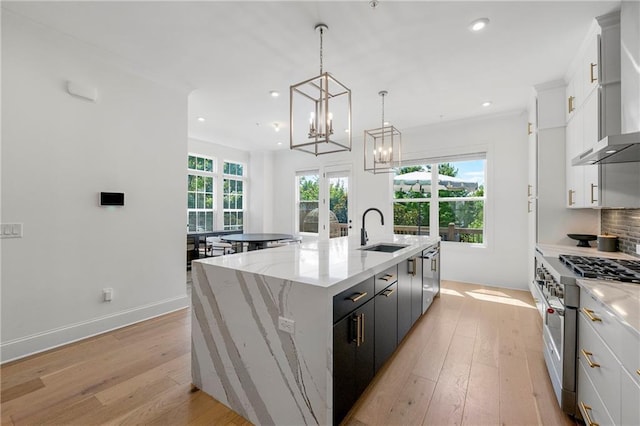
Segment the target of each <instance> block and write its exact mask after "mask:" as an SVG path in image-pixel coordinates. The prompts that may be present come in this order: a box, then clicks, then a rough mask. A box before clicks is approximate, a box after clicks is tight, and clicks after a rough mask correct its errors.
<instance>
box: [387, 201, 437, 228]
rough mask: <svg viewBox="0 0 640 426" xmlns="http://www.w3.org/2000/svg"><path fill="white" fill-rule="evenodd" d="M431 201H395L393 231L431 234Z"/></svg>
mask: <svg viewBox="0 0 640 426" xmlns="http://www.w3.org/2000/svg"><path fill="white" fill-rule="evenodd" d="M429 205H430V203H429V202H412V203H399V202H396V203H393V233H394V234H410V235H429Z"/></svg>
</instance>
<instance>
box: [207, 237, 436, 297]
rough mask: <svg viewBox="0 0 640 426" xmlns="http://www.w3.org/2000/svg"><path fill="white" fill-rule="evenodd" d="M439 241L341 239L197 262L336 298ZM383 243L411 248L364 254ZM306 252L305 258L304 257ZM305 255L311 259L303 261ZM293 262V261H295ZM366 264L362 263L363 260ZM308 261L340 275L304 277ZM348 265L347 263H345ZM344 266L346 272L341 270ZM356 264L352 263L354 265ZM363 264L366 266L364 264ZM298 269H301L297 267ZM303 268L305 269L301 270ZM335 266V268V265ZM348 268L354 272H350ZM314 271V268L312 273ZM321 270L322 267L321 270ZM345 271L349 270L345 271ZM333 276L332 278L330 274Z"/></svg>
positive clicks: (397, 238)
mask: <svg viewBox="0 0 640 426" xmlns="http://www.w3.org/2000/svg"><path fill="white" fill-rule="evenodd" d="M439 241H440V237H428V236H416V235H395V234H394V235H392V236H382V237H379V238H371V239H370V240H369V242H368V243H367V245H365V246H360V239H359V237H357V238H356V237H340V238H333V239H331V240H317V239H308V240H305V241H303V242H302V243H300V244H290V245H286V246H282V247H274V248H268V249H263V250H256V251H250V252H244V253H237V254H233V255H226V256H218V257H210V258H203V259H198V260H194V262H198V263H201V264H202V265H203V266H204V267H207V266H214V267H220V268H225V269H232V270H236V271H240V272H244V273H251V274H258V275H261V276H264V277H267V278H275V279H284V280H290V281H293V282H296V283H301V284H307V285H313V286H317V287H324V288H327V289H328V290H329V292H330V293H331V294H337V293H339V292H340V291H342V290H345V289H347V288H349V287H350V286H352V285H355V284H358V283H359V282H361V281H362V280H365V279H367V278H369V277H371V276H373V275H375V274H377V273H380V272H382V271H384V270H385V269H387V268H389V267H391V266H393V265H395V264H398V263H400V262H402V261H403V260H405V259H408V258H410V257H411V256H414V255H416V254H417V253H420V252H421V251H422V250H425V249H427V248H429V247H431V246H433V245H434V244H437V243H438V242H439ZM380 243H387V244H407V245H408V246H407V247H405V248H402V249H400V250H398V251H396V252H393V253H382V252H375V251H364V250H361V248H362V247H369V246H373V245H376V244H380ZM303 252H304V254H303ZM304 255H307V256H310V257H311V258H310V259H309V258H307V259H306V260H305V259H303V257H304ZM354 255H355V257H357V258H358V259H360V260H361V262H360V265H358V266H356V267H354V265H349V262H348V259H349V257H350V256H352V257H351V259H352V260H353V257H354ZM292 259H293V260H292ZM363 259H364V260H366V262H362V260H363ZM305 261H311V263H313V262H317V263H318V264H320V263H322V261H324V262H327V261H334V262H337V263H338V265H337V268H336V269H338V271H339V272H340V273H338V274H335V275H333V276H326V274H324V275H323V274H321V273H320V272H319V271H315V272H316V274H307V276H305V275H304V274H302V273H301V272H300V270H302V269H304V266H306V265H305V263H304V262H305ZM345 262H346V263H345ZM341 263H342V266H343V269H340V264H341ZM352 263H353V262H352ZM363 263H366V265H365V264H363ZM295 265H297V266H298V268H296V267H295ZM300 266H303V268H300ZM334 266H335V265H334ZM349 266H351V268H350V269H349ZM313 268H314V267H313V266H311V270H312V272H313V271H314V269H313ZM318 268H319V267H318ZM344 268H346V269H344ZM329 275H331V274H329Z"/></svg>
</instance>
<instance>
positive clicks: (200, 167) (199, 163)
mask: <svg viewBox="0 0 640 426" xmlns="http://www.w3.org/2000/svg"><path fill="white" fill-rule="evenodd" d="M196 169H198V170H204V158H202V157H198V159H197V162H196Z"/></svg>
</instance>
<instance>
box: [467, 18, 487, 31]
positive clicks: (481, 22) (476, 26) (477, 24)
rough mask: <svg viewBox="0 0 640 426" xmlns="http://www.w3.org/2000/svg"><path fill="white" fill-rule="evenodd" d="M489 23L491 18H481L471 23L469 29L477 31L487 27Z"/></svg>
mask: <svg viewBox="0 0 640 426" xmlns="http://www.w3.org/2000/svg"><path fill="white" fill-rule="evenodd" d="M487 25H489V18H480V19H476V20H475V21H473V22H472V23H471V24H469V29H470V30H471V31H474V32H477V31H481V30H483V29H484V28H486V26H487Z"/></svg>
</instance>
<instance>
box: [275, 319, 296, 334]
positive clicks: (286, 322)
mask: <svg viewBox="0 0 640 426" xmlns="http://www.w3.org/2000/svg"><path fill="white" fill-rule="evenodd" d="M295 325H296V322H295V321H294V320H292V319H289V318H285V317H278V328H279V329H280V330H282V331H284V332H285V333H289V334H293V332H294V330H295Z"/></svg>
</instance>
